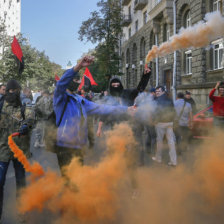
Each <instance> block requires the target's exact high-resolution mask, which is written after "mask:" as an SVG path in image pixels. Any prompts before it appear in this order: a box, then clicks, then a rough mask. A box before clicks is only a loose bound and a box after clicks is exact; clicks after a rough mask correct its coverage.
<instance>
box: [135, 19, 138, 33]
mask: <svg viewBox="0 0 224 224" xmlns="http://www.w3.org/2000/svg"><path fill="white" fill-rule="evenodd" d="M137 31H138V20H136V21H135V32H137Z"/></svg>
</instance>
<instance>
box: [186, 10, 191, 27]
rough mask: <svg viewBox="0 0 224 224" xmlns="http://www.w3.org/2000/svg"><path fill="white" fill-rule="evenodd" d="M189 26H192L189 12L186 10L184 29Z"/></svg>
mask: <svg viewBox="0 0 224 224" xmlns="http://www.w3.org/2000/svg"><path fill="white" fill-rule="evenodd" d="M191 25H192V24H191V12H190V10H188V11H187V12H186V13H185V15H184V27H185V28H188V27H190V26H191Z"/></svg>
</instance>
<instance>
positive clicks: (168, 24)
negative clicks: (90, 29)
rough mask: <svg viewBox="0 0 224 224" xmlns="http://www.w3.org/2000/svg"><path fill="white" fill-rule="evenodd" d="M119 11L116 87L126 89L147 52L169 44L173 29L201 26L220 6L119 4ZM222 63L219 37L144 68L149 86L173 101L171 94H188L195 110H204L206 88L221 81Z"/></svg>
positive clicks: (187, 0) (181, 0)
mask: <svg viewBox="0 0 224 224" xmlns="http://www.w3.org/2000/svg"><path fill="white" fill-rule="evenodd" d="M122 7H123V12H124V20H123V33H124V35H123V40H122V45H121V52H122V53H121V57H122V72H123V73H124V75H123V76H122V81H123V83H124V85H125V86H126V87H128V88H129V87H134V86H136V85H137V83H138V81H139V80H140V77H141V74H142V71H143V68H144V64H145V57H146V55H147V53H148V51H149V50H150V49H151V48H152V46H153V45H158V46H159V45H161V44H162V43H163V42H165V41H167V40H169V38H170V37H171V36H172V35H173V34H174V29H175V28H174V27H176V29H175V30H176V33H178V32H179V30H180V29H181V28H182V27H184V28H187V27H189V26H191V25H194V24H196V23H197V22H199V21H201V20H203V18H204V16H205V14H206V13H208V12H212V11H217V10H218V11H220V12H221V13H222V15H223V14H224V0H174V1H173V0H122ZM174 12H176V13H174ZM223 60H224V58H223V37H220V38H219V39H218V40H214V41H213V42H212V43H210V45H209V46H207V47H205V48H196V49H195V48H190V49H184V50H180V51H177V52H176V53H171V54H169V55H166V56H165V57H158V58H156V59H154V60H153V61H152V62H150V65H151V67H152V71H153V77H152V78H151V79H150V83H149V85H150V86H156V85H164V86H166V89H167V91H168V92H169V93H170V94H171V95H172V96H173V98H175V94H176V92H179V91H182V92H185V91H186V90H188V91H190V92H191V93H192V96H193V98H194V99H195V100H196V102H197V104H201V105H204V104H208V103H209V99H208V94H209V92H210V90H211V88H213V87H214V86H215V83H216V82H217V81H219V80H224V70H223V63H222V61H223Z"/></svg>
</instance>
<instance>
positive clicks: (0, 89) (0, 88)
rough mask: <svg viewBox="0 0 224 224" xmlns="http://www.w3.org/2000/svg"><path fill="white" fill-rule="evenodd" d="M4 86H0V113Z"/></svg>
mask: <svg viewBox="0 0 224 224" xmlns="http://www.w3.org/2000/svg"><path fill="white" fill-rule="evenodd" d="M5 89H6V86H5V85H3V84H2V85H0V111H1V110H2V106H3V102H4V96H5Z"/></svg>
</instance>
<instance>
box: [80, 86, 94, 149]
mask: <svg viewBox="0 0 224 224" xmlns="http://www.w3.org/2000/svg"><path fill="white" fill-rule="evenodd" d="M89 88H90V87H86V86H83V87H82V89H81V96H82V97H83V98H85V99H87V100H89V101H92V99H93V94H92V93H91V92H90V89H89ZM93 122H94V117H93V116H87V127H88V141H89V149H93V148H94V144H95V135H94V123H93Z"/></svg>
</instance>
